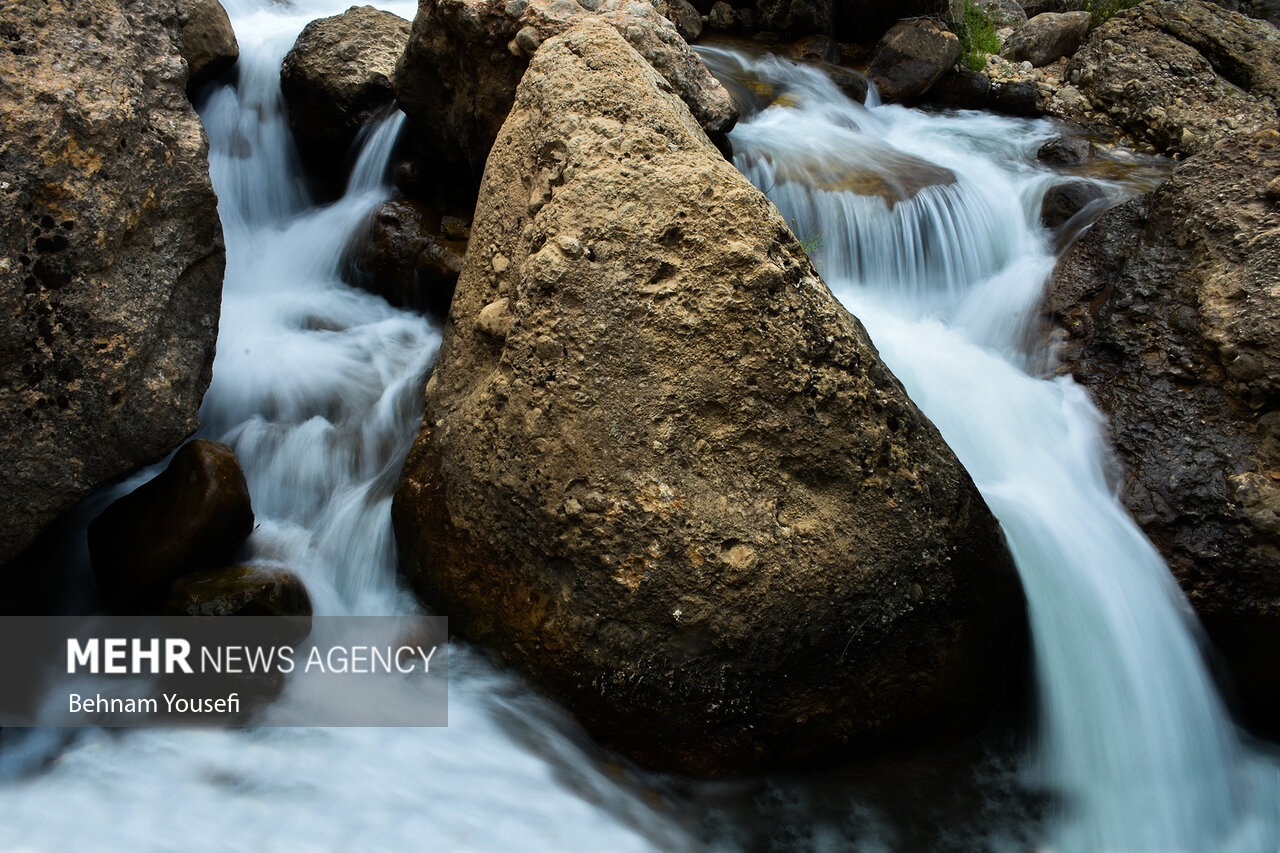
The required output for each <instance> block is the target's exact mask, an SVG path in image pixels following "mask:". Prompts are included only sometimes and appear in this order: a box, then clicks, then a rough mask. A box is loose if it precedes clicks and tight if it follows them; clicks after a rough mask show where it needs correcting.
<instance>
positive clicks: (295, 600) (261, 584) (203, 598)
mask: <svg viewBox="0 0 1280 853" xmlns="http://www.w3.org/2000/svg"><path fill="white" fill-rule="evenodd" d="M165 611H166V612H167V613H170V614H172V615H174V616H310V615H311V597H310V596H309V595H307V589H306V587H305V586H303V584H302V579H301V578H299V577H298V576H297V575H295V574H294V573H293V572H290V571H286V570H284V569H275V568H271V567H268V566H234V567H232V568H226V569H212V570H209V571H204V572H196V573H195V574H190V575H184V576H183V577H180V578H178V579H177V580H175V581H174V582H173V586H171V587H170V588H169V598H168V600H167V601H166V603H165Z"/></svg>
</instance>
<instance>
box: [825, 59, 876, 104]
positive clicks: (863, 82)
mask: <svg viewBox="0 0 1280 853" xmlns="http://www.w3.org/2000/svg"><path fill="white" fill-rule="evenodd" d="M824 70H825V71H826V72H827V76H828V77H830V78H831V82H833V83H835V84H836V88H838V89H839V90H840V91H841V92H842V93H843V94H844V96H845V97H846V98H848V99H850V100H852V101H857V102H858V103H860V104H865V103H866V102H867V90H868V89H869V88H870V87H871V83H870V81H869V80H867V78H866V75H863V74H859V73H858V72H857V71H853V70H851V69H849V68H844V67H842V66H839V65H828V66H827V67H826V68H825V69H824Z"/></svg>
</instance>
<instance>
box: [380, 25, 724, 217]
mask: <svg viewBox="0 0 1280 853" xmlns="http://www.w3.org/2000/svg"><path fill="white" fill-rule="evenodd" d="M585 5H586V6H589V7H591V9H588V8H584V6H583V5H582V4H579V3H576V2H574V1H573V0H505V2H502V0H423V2H421V3H420V4H419V6H418V15H417V17H416V18H414V21H413V36H412V39H411V40H410V42H409V45H408V47H407V48H406V49H405V52H404V56H402V57H401V58H400V62H399V64H398V65H397V67H396V96H397V98H398V99H399V101H400V105H401V107H402V108H403V109H404V111H405V114H406V115H408V117H409V121H410V123H411V125H412V126H413V130H414V136H415V140H416V145H417V147H418V149H419V152H420V154H421V155H422V157H423V160H424V161H425V162H428V163H432V164H435V165H438V166H439V167H440V181H441V182H442V183H444V182H452V183H454V184H456V185H457V186H456V192H458V193H459V195H461V196H464V197H474V194H475V190H476V187H478V186H479V184H480V176H481V174H482V173H483V171H484V164H485V160H486V158H487V157H488V156H489V149H490V148H491V147H492V146H493V141H494V140H495V139H496V138H497V136H498V130H499V128H501V127H502V122H503V121H504V120H505V119H506V117H507V112H508V111H509V110H510V109H511V104H512V101H513V100H514V99H515V92H516V86H517V85H518V84H519V82H520V78H521V77H522V76H523V75H524V71H525V68H526V67H528V65H529V58H530V57H531V56H532V55H533V53H534V52H535V51H536V50H537V49H538V45H539V44H541V42H542V41H543V40H545V39H548V38H550V37H552V36H554V35H556V34H558V33H562V32H564V31H565V30H567V29H568V28H569V27H571V26H573V25H574V24H575V23H578V22H580V21H584V20H587V19H588V18H597V19H599V20H602V21H605V22H606V23H608V24H610V25H611V26H613V27H615V28H616V29H617V30H618V32H620V33H621V34H622V35H623V36H624V37H625V38H626V39H627V41H628V42H629V43H630V44H631V45H632V46H633V47H634V48H635V49H636V50H638V51H639V52H640V54H641V55H642V56H643V57H644V58H645V59H646V60H647V61H648V62H649V63H650V64H651V65H652V66H653V67H654V68H655V69H656V70H657V71H658V73H660V74H661V75H662V76H663V78H664V79H665V80H666V81H667V83H668V85H670V86H671V87H672V88H673V89H674V90H675V91H676V92H677V93H678V94H679V95H680V97H681V98H683V99H684V101H685V104H686V105H687V106H688V107H689V109H690V110H692V112H693V115H694V117H695V118H697V120H698V122H699V123H700V124H701V125H702V128H703V129H704V130H706V131H707V133H710V134H713V135H716V134H725V133H728V132H729V130H730V129H732V127H733V125H734V122H736V121H737V118H738V108H737V105H736V104H735V103H734V101H733V98H732V97H730V96H729V93H728V91H726V90H725V88H724V86H722V85H720V83H719V82H718V81H717V80H716V79H715V78H714V77H712V76H711V72H709V71H708V70H707V67H706V66H705V65H703V63H702V60H701V59H700V58H699V57H698V55H697V54H696V53H695V52H694V51H693V48H691V47H689V45H688V44H686V43H685V41H684V39H682V38H681V37H680V34H679V33H678V32H677V31H676V29H675V26H674V25H673V24H672V23H671V22H670V21H668V20H667V19H666V18H664V17H662V16H661V15H660V14H659V13H658V11H657V10H656V9H655V8H654V7H653V6H652V5H651V4H650V3H647V2H633V1H632V0H603V2H601V0H587V2H586V4H585ZM592 10H594V11H592Z"/></svg>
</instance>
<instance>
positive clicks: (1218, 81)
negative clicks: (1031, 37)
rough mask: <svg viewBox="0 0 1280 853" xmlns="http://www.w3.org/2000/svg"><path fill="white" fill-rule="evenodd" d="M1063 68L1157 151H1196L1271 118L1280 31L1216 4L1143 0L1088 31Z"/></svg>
mask: <svg viewBox="0 0 1280 853" xmlns="http://www.w3.org/2000/svg"><path fill="white" fill-rule="evenodd" d="M1067 74H1068V78H1069V79H1070V81H1071V82H1072V83H1073V84H1074V85H1075V86H1076V87H1077V88H1078V89H1079V90H1080V91H1081V92H1083V93H1084V94H1085V95H1086V96H1087V97H1088V98H1089V101H1090V102H1091V103H1092V104H1093V106H1094V109H1096V110H1098V111H1099V112H1101V113H1104V114H1105V115H1107V116H1108V117H1109V118H1110V119H1111V120H1112V121H1113V122H1114V123H1115V125H1116V127H1118V128H1120V129H1121V130H1123V131H1124V132H1126V133H1128V134H1131V135H1132V136H1134V137H1135V138H1137V139H1139V140H1142V141H1144V142H1149V143H1150V144H1152V145H1154V146H1155V147H1156V148H1157V149H1159V150H1160V151H1163V152H1166V153H1171V154H1173V153H1179V154H1194V153H1196V152H1198V151H1206V150H1209V149H1210V148H1212V147H1213V146H1214V145H1215V144H1216V143H1217V141H1218V140H1220V139H1221V138H1223V136H1224V135H1229V134H1233V133H1236V132H1248V131H1253V130H1260V129H1263V128H1270V127H1275V126H1276V124H1277V114H1276V102H1277V99H1278V98H1280V38H1278V37H1277V33H1276V30H1275V28H1274V27H1272V26H1271V25H1270V24H1266V23H1263V22H1261V21H1256V20H1253V19H1252V18H1247V17H1245V16H1244V15H1240V14H1236V13H1234V12H1228V11H1227V10H1225V9H1223V8H1222V7H1220V6H1216V5H1214V4H1212V3H1205V2H1200V0H1147V2H1145V3H1142V4H1140V5H1138V6H1136V7H1134V8H1132V9H1129V10H1128V11H1126V12H1122V13H1121V14H1119V15H1117V16H1116V17H1114V18H1112V19H1111V20H1109V21H1107V22H1106V23H1105V24H1103V25H1102V26H1100V27H1098V28H1096V29H1095V30H1094V31H1093V32H1092V33H1090V35H1089V38H1088V40H1087V41H1086V42H1085V45H1084V47H1082V48H1081V49H1080V50H1079V51H1078V52H1077V53H1076V55H1075V57H1073V58H1072V60H1071V62H1070V64H1069V65H1068V66H1067ZM1135 81H1141V84H1140V85H1138V84H1136V83H1135Z"/></svg>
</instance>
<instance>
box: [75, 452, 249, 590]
mask: <svg viewBox="0 0 1280 853" xmlns="http://www.w3.org/2000/svg"><path fill="white" fill-rule="evenodd" d="M252 531H253V508H252V506H250V503H249V486H248V484H247V483H246V482H245V479H244V472H243V471H241V470H240V463H239V462H238V461H237V460H236V456H235V453H233V452H232V450H231V448H230V447H227V446H226V445H225V444H219V443H218V442H216V441H205V440H203V439H197V440H195V441H193V442H191V443H189V444H186V445H184V446H183V447H182V448H181V449H180V450H179V451H178V452H177V453H175V454H174V456H173V460H172V461H171V462H170V463H169V465H168V467H167V468H165V469H164V471H162V472H161V473H160V474H158V475H157V476H156V477H154V478H152V479H151V480H149V481H147V482H146V483H143V484H142V485H141V486H139V487H138V488H136V489H134V490H133V491H132V492H130V493H129V494H127V495H125V496H124V497H122V498H120V499H119V500H117V501H116V502H115V503H113V504H111V506H109V507H107V508H106V510H105V511H104V512H103V513H102V515H100V516H98V517H97V518H95V519H94V520H93V522H92V523H91V524H90V525H89V556H90V558H91V559H92V560H93V571H94V574H95V575H96V576H97V578H98V585H99V586H100V587H101V588H102V590H103V592H105V593H106V594H107V595H108V596H110V597H112V598H115V599H117V600H121V601H129V600H132V599H137V598H146V597H148V596H151V595H154V594H156V593H158V592H162V591H163V590H164V588H165V587H166V586H167V585H168V584H169V582H170V581H172V580H174V579H175V578H178V577H180V576H182V575H185V574H189V573H191V572H199V571H204V570H207V569H213V568H218V567H221V566H225V565H227V564H228V563H230V562H231V561H232V558H233V557H234V556H235V553H236V549H238V548H239V547H240V543H242V542H243V541H244V540H245V539H246V538H247V537H248V536H249V534H250V533H251V532H252Z"/></svg>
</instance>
